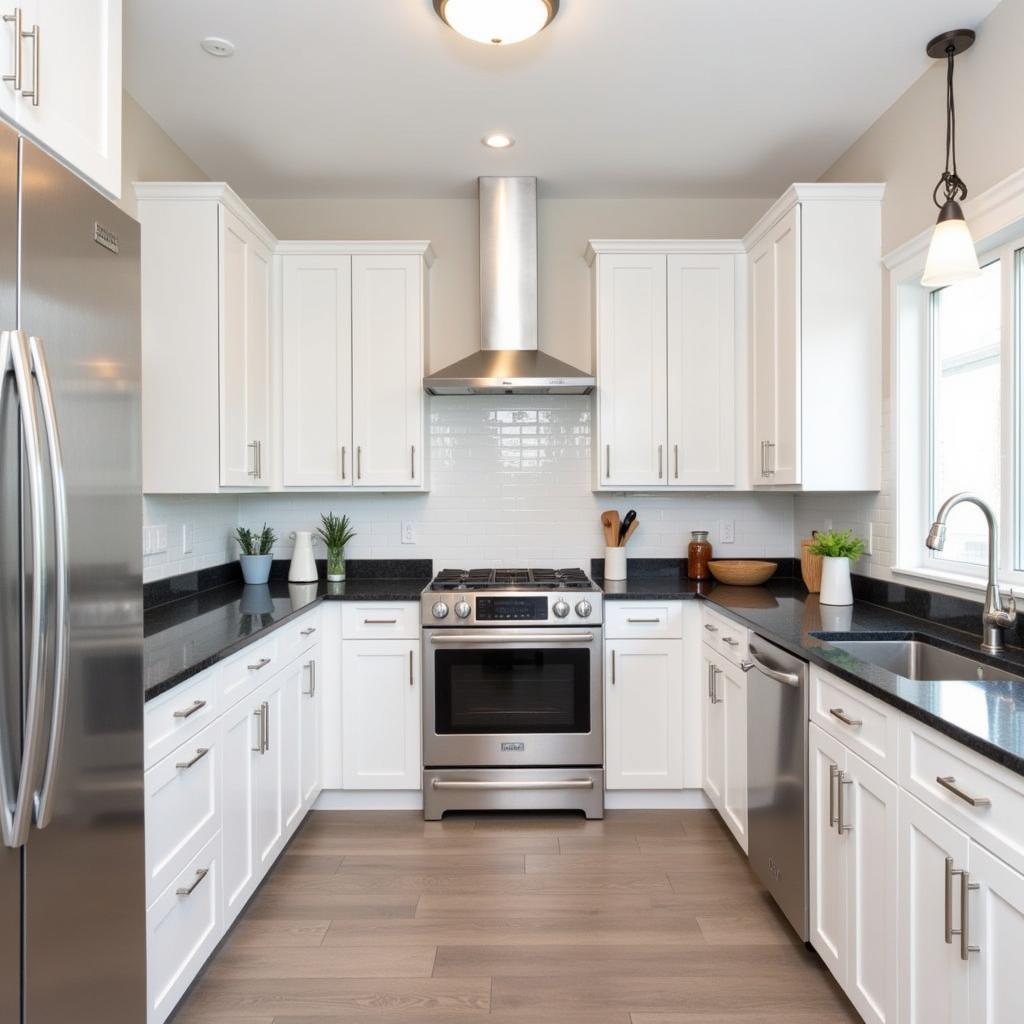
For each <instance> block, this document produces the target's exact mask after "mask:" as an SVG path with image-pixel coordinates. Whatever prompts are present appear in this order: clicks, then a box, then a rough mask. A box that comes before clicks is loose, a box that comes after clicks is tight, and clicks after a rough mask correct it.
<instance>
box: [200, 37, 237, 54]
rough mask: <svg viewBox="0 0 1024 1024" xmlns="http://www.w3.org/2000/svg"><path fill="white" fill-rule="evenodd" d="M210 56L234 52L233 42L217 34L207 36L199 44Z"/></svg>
mask: <svg viewBox="0 0 1024 1024" xmlns="http://www.w3.org/2000/svg"><path fill="white" fill-rule="evenodd" d="M199 45H200V46H201V47H202V48H203V49H204V50H205V51H206V52H207V53H208V54H209V55H210V56H211V57H230V56H232V55H233V54H234V52H235V44H234V43H233V42H231V40H230V39H220V38H219V37H218V36H207V37H206V38H205V39H204V40H203V41H202V42H201V43H200V44H199Z"/></svg>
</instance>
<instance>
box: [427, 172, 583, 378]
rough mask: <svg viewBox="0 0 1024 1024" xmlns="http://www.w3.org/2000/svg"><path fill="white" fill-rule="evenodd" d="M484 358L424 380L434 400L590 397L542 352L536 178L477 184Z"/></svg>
mask: <svg viewBox="0 0 1024 1024" xmlns="http://www.w3.org/2000/svg"><path fill="white" fill-rule="evenodd" d="M478 186H479V192H480V332H481V341H480V351H479V352H474V353H473V355H471V356H467V357H466V358H465V359H460V360H459V361H458V362H457V363H452V365H451V366H446V367H445V368H444V369H443V370H438V371H437V372H436V373H432V374H430V375H429V376H428V377H424V378H423V389H424V390H425V391H426V392H427V394H430V395H589V394H590V392H591V391H593V390H594V378H593V377H592V376H591V375H590V374H589V373H584V372H583V371H582V370H577V369H576V368H575V367H574V366H570V365H569V364H568V363H563V362H562V361H561V360H560V359H555V358H554V357H553V356H549V355H545V353H543V352H541V351H540V350H539V349H538V348H537V179H536V178H479V179H478Z"/></svg>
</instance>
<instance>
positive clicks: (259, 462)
mask: <svg viewBox="0 0 1024 1024" xmlns="http://www.w3.org/2000/svg"><path fill="white" fill-rule="evenodd" d="M256 479H257V480H262V479H263V442H262V441H257V442H256Z"/></svg>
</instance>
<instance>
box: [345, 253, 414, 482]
mask: <svg viewBox="0 0 1024 1024" xmlns="http://www.w3.org/2000/svg"><path fill="white" fill-rule="evenodd" d="M423 337H424V309H423V260H422V259H421V258H420V257H419V256H388V255H383V256H354V257H352V387H353V398H352V433H353V441H354V443H355V446H356V465H355V471H356V478H355V484H356V486H357V487H415V486H418V485H419V484H421V483H422V481H423V460H424V458H425V457H426V452H425V451H424V450H423Z"/></svg>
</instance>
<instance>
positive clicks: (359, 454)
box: [356, 445, 363, 480]
mask: <svg viewBox="0 0 1024 1024" xmlns="http://www.w3.org/2000/svg"><path fill="white" fill-rule="evenodd" d="M356 479H357V480H362V479H363V449H362V448H361V447H360V446H359V445H356Z"/></svg>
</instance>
